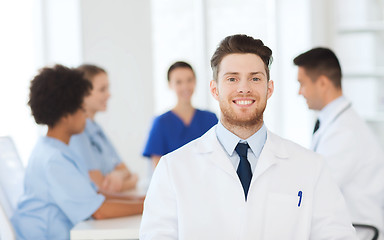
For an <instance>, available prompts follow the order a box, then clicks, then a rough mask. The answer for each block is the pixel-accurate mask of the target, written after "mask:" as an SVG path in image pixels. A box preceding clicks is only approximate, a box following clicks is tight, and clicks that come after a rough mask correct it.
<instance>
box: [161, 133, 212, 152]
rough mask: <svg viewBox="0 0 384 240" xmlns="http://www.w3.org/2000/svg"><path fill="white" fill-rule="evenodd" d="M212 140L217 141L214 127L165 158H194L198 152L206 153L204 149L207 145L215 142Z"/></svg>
mask: <svg viewBox="0 0 384 240" xmlns="http://www.w3.org/2000/svg"><path fill="white" fill-rule="evenodd" d="M212 139H216V134H215V127H212V128H211V129H210V130H208V131H207V132H206V133H205V134H203V135H202V136H201V137H198V138H196V139H194V140H192V141H190V142H189V143H187V144H185V145H184V146H182V147H180V148H178V149H176V150H174V151H172V152H170V153H168V154H166V155H165V157H166V158H170V159H172V158H177V159H181V158H182V159H187V158H188V157H189V156H192V155H193V153H196V152H197V151H204V148H205V147H206V146H207V143H208V142H212V141H214V140H212ZM187 156H188V157H187Z"/></svg>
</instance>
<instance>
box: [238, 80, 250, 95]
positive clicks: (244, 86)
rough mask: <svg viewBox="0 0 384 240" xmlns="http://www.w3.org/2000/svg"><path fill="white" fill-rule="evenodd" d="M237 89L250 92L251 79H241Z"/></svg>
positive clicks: (241, 91)
mask: <svg viewBox="0 0 384 240" xmlns="http://www.w3.org/2000/svg"><path fill="white" fill-rule="evenodd" d="M237 91H238V92H240V93H249V92H251V86H250V81H248V80H247V79H242V80H240V81H239V84H238V88H237Z"/></svg>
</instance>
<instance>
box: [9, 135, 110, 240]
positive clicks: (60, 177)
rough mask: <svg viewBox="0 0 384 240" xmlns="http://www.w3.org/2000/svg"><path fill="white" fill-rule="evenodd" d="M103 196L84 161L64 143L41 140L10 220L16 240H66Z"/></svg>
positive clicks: (49, 139) (103, 198)
mask: <svg viewBox="0 0 384 240" xmlns="http://www.w3.org/2000/svg"><path fill="white" fill-rule="evenodd" d="M104 200H105V197H104V196H103V195H101V194H98V193H97V192H96V188H95V186H94V185H93V184H92V183H91V180H90V179H89V177H88V171H87V169H86V168H85V165H84V162H83V161H81V159H79V158H78V157H76V156H75V155H74V154H73V152H72V151H71V150H70V149H69V148H68V146H67V145H66V144H64V143H63V142H61V141H59V140H57V139H55V138H50V137H42V138H41V139H39V141H38V143H37V145H36V146H35V148H34V150H33V152H32V154H31V157H30V159H29V162H28V167H27V169H26V174H25V182H24V194H23V196H22V197H21V199H20V200H19V203H18V207H17V209H16V211H15V214H14V216H13V217H12V219H11V221H12V224H13V226H14V228H15V231H16V234H17V239H39V240H44V239H49V240H50V239H69V232H70V230H71V228H72V227H73V226H74V225H75V224H76V223H78V222H80V221H83V220H86V219H88V218H89V217H91V216H92V214H93V213H94V212H95V211H96V210H97V209H98V208H99V207H100V206H101V205H102V203H103V202H104Z"/></svg>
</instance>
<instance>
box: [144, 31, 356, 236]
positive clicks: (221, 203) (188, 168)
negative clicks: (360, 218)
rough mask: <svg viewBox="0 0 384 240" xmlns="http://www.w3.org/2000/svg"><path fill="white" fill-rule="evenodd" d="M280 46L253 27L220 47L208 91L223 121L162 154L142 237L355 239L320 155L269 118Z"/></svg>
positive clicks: (148, 204)
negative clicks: (277, 130) (276, 130)
mask: <svg viewBox="0 0 384 240" xmlns="http://www.w3.org/2000/svg"><path fill="white" fill-rule="evenodd" d="M271 58H272V51H271V50H270V49H269V48H268V47H267V46H265V45H264V44H263V42H262V41H261V40H258V39H253V38H252V37H250V36H246V35H233V36H228V37H226V38H225V39H224V40H223V41H222V42H221V43H220V45H219V46H218V48H217V49H216V51H215V53H214V55H213V57H212V59H211V66H212V70H213V76H214V80H212V81H211V83H210V91H211V93H212V95H213V97H214V98H215V99H216V100H217V101H218V102H219V105H220V109H221V116H220V122H219V123H218V124H217V125H216V126H214V127H213V128H211V129H210V130H209V131H208V132H207V133H206V134H205V135H203V136H202V137H200V138H198V139H196V140H195V141H193V142H191V143H189V144H187V145H185V146H184V147H181V148H179V149H178V150H176V151H174V152H172V153H170V154H168V155H165V156H163V157H162V158H161V160H160V162H159V165H158V166H157V168H156V170H155V172H154V174H153V177H152V181H151V184H150V187H149V189H148V193H147V197H146V200H145V206H144V213H143V218H142V223H141V229H140V239H142V240H147V239H156V240H161V239H180V240H196V239H199V240H200V239H210V240H211V239H220V240H223V239H224V240H227V239H228V240H234V239H239V240H240V239H241V240H248V239H249V240H251V239H258V240H259V239H260V240H261V239H264V240H282V239H284V240H289V239H291V240H307V239H311V240H317V239H319V240H320V239H327V240H330V239H332V240H336V239H338V240H341V239H343V240H351V239H356V236H355V235H356V234H355V231H354V229H353V227H352V225H351V222H350V219H349V215H348V213H347V210H346V207H345V202H344V199H343V197H342V195H341V193H340V191H339V189H338V188H337V186H336V184H335V183H334V182H333V181H332V179H331V177H330V174H329V172H328V171H327V169H326V168H325V167H324V163H323V161H322V159H321V157H319V156H318V155H317V154H315V153H313V152H312V151H309V150H306V149H304V148H302V147H300V146H298V145H296V144H294V143H292V142H290V141H287V140H284V139H282V138H280V137H278V136H276V135H275V134H273V133H271V132H270V131H269V130H268V129H267V128H266V126H265V125H264V122H263V112H264V109H265V107H266V104H267V100H268V99H269V98H270V97H271V95H272V93H273V89H274V85H273V81H272V80H270V79H269V65H270V63H271Z"/></svg>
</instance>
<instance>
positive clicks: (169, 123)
mask: <svg viewBox="0 0 384 240" xmlns="http://www.w3.org/2000/svg"><path fill="white" fill-rule="evenodd" d="M216 123H217V117H216V115H215V114H214V113H212V112H209V111H203V110H199V109H196V111H195V114H194V116H193V118H192V121H191V123H190V124H189V125H188V126H186V125H185V124H184V122H183V121H182V120H181V119H180V118H179V117H178V116H177V115H176V114H175V113H173V112H172V111H168V112H166V113H164V114H163V115H160V116H158V117H156V118H155V120H154V121H153V125H152V129H151V131H150V133H149V137H148V141H147V144H146V146H145V149H144V152H143V156H145V157H151V156H152V155H159V156H163V155H165V154H167V153H169V152H172V151H173V150H176V149H178V148H179V147H181V146H183V145H185V144H187V143H189V142H190V141H192V140H194V139H196V138H198V137H201V136H202V135H203V134H204V133H205V132H206V131H208V130H209V129H210V128H211V127H213V126H214V125H216Z"/></svg>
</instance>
